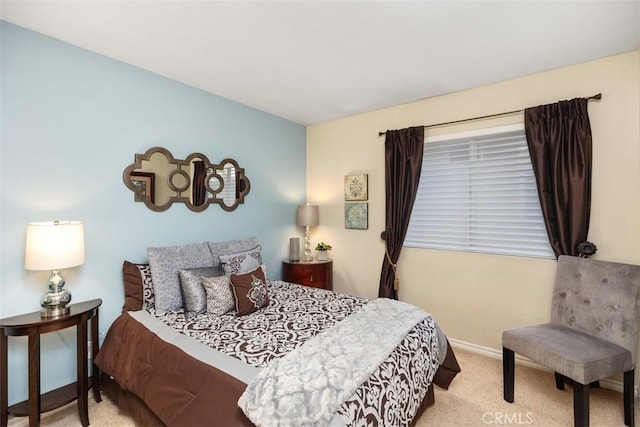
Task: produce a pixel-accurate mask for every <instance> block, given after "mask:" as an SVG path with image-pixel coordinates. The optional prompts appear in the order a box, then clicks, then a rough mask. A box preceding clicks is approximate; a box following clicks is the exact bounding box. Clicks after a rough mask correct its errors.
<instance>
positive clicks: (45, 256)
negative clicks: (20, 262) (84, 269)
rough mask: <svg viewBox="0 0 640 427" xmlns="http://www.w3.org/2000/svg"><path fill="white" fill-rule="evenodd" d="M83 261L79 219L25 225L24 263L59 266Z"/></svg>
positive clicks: (45, 267)
mask: <svg viewBox="0 0 640 427" xmlns="http://www.w3.org/2000/svg"><path fill="white" fill-rule="evenodd" d="M81 264H84V226H83V225H82V222H79V221H48V222H33V223H30V224H29V225H27V244H26V247H25V256H24V267H25V268H26V269H27V270H62V269H64V268H69V267H75V266H77V265H81Z"/></svg>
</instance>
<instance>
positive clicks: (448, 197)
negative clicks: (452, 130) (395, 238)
mask: <svg viewBox="0 0 640 427" xmlns="http://www.w3.org/2000/svg"><path fill="white" fill-rule="evenodd" d="M404 246H407V247H417V248H432V249H446V250H454V251H468V252H482V253H490V254H500V255H517V256H529V257H541V258H554V254H553V251H552V250H551V246H550V245H549V241H548V238H547V232H546V230H545V226H544V222H543V219H542V211H541V209H540V202H539V200H538V194H537V189H536V182H535V177H534V175H533V170H532V167H531V159H530V157H529V150H528V148H527V142H526V137H525V133H524V126H523V125H522V124H519V125H509V126H501V127H499V128H490V129H483V130H481V131H474V132H471V133H468V132H467V133H464V134H457V135H447V136H444V137H434V138H427V139H426V140H425V145H424V157H423V161H422V173H421V175H420V185H419V187H418V194H417V198H416V202H415V205H414V207H413V212H412V214H411V220H410V223H409V229H408V231H407V236H406V238H405V242H404Z"/></svg>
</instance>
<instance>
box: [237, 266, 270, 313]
mask: <svg viewBox="0 0 640 427" xmlns="http://www.w3.org/2000/svg"><path fill="white" fill-rule="evenodd" d="M229 280H230V281H231V288H232V289H233V296H234V298H235V303H236V316H243V315H245V314H249V313H253V312H254V311H258V310H260V309H261V308H263V307H266V306H267V305H269V289H268V287H267V277H266V275H265V274H264V271H263V270H262V267H258V268H256V269H255V270H251V271H248V272H246V273H243V274H231V275H230V276H229Z"/></svg>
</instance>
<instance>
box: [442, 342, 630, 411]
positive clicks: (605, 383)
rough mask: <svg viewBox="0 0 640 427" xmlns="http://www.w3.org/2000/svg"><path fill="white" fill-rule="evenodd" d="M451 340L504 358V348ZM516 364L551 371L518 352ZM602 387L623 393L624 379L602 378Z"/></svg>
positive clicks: (455, 346) (471, 350)
mask: <svg viewBox="0 0 640 427" xmlns="http://www.w3.org/2000/svg"><path fill="white" fill-rule="evenodd" d="M449 342H450V343H451V345H452V346H453V348H460V349H462V350H467V351H470V352H471V353H477V354H481V355H483V356H487V357H491V358H492V359H498V360H502V349H500V350H496V349H494V348H489V347H483V346H481V345H477V344H471V343H468V342H464V341H460V340H456V339H452V338H449ZM516 364H520V365H523V366H528V367H530V368H535V369H540V370H542V371H547V372H551V370H550V369H548V368H545V367H544V366H542V365H539V364H537V363H536V362H534V361H532V360H530V359H527V358H526V357H522V356H520V355H519V354H516ZM600 387H603V388H606V389H609V390H615V391H617V392H620V393H622V390H623V387H622V381H617V380H613V379H610V378H607V379H604V380H601V381H600ZM633 388H634V390H633V392H634V395H635V398H636V399H637V398H638V395H639V394H640V393H639V387H638V386H637V385H634V387H633Z"/></svg>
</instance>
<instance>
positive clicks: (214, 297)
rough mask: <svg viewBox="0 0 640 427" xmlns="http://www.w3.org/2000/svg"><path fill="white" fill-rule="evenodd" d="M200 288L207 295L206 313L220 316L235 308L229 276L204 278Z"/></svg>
mask: <svg viewBox="0 0 640 427" xmlns="http://www.w3.org/2000/svg"><path fill="white" fill-rule="evenodd" d="M202 286H203V287H204V289H205V292H206V295H207V313H209V314H213V315H214V316H222V315H223V314H225V313H228V312H230V311H231V310H233V309H234V308H235V307H236V301H235V299H234V297H233V291H232V290H231V282H230V281H229V276H218V277H205V278H203V279H202Z"/></svg>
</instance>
